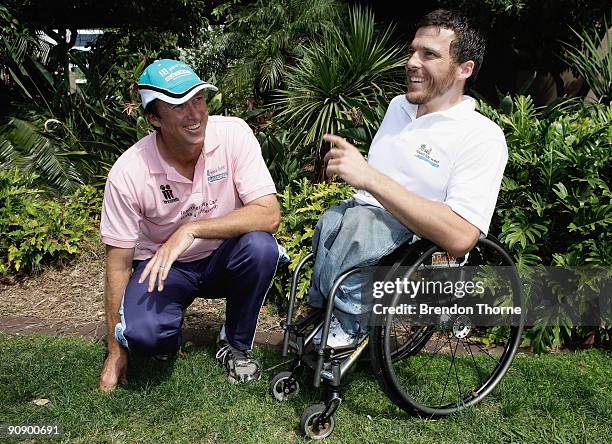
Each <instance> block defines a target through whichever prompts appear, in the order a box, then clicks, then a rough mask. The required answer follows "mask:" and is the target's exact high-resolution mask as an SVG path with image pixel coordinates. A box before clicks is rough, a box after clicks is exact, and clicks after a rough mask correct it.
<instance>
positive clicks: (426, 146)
mask: <svg viewBox="0 0 612 444" xmlns="http://www.w3.org/2000/svg"><path fill="white" fill-rule="evenodd" d="M475 107H476V102H475V101H474V99H472V98H471V97H468V96H464V97H463V100H462V101H461V103H459V104H457V105H455V106H453V107H452V108H449V109H447V110H445V111H441V112H435V113H430V114H426V115H424V116H421V117H419V118H418V119H417V118H416V112H417V105H415V104H412V103H410V102H408V100H407V99H406V96H404V95H401V96H397V97H394V98H393V100H391V103H390V104H389V108H388V110H387V113H386V114H385V117H384V119H383V122H382V124H381V126H380V128H379V130H378V132H377V133H376V136H375V137H374V140H373V141H372V145H371V146H370V151H369V154H368V163H369V164H370V165H371V166H373V167H374V168H376V169H377V170H379V171H381V172H382V173H384V174H385V175H387V176H389V177H391V178H393V179H394V180H396V181H397V182H399V183H400V184H401V185H402V186H403V187H404V188H406V189H407V190H409V191H412V192H414V193H415V194H417V195H419V196H421V197H424V198H426V199H430V200H433V201H436V202H443V203H445V204H446V205H448V206H449V207H451V208H452V210H453V211H454V212H455V213H457V214H459V215H460V216H461V217H463V218H464V219H465V220H467V221H468V222H470V223H471V224H472V225H474V226H476V227H477V228H478V229H479V230H480V231H481V232H482V233H483V234H484V235H486V234H487V232H488V230H489V224H490V223H491V218H492V216H493V211H494V210H495V203H496V202H497V195H498V193H499V188H500V186H501V180H502V176H503V173H504V168H505V167H506V162H507V161H508V148H507V146H506V140H505V138H504V133H503V131H502V130H501V128H500V127H499V126H497V125H496V124H495V123H494V122H492V121H491V120H489V119H487V118H486V117H485V116H483V115H482V114H479V113H478V112H477V111H476V110H475ZM355 199H356V200H357V201H358V202H360V203H366V204H371V205H376V206H379V207H382V205H381V204H380V203H379V202H378V201H377V200H376V199H375V198H374V197H373V196H372V195H371V194H369V193H368V192H366V191H363V190H359V191H358V192H357V194H356V195H355Z"/></svg>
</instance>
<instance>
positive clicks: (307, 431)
mask: <svg viewBox="0 0 612 444" xmlns="http://www.w3.org/2000/svg"><path fill="white" fill-rule="evenodd" d="M324 411H325V404H314V405H311V406H310V407H308V408H307V409H306V410H304V413H303V414H302V418H301V420H300V429H301V430H302V433H304V435H305V436H307V437H308V438H310V439H314V440H320V439H325V438H327V437H328V436H329V435H331V434H332V432H333V431H334V427H335V425H336V420H335V419H334V415H331V416H330V417H328V418H327V419H326V420H324V421H321V420H320V419H319V416H320V415H321V413H323V412H324Z"/></svg>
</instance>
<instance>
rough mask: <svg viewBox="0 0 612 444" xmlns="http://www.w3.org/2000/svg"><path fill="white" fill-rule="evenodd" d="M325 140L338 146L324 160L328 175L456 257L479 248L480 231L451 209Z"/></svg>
mask: <svg viewBox="0 0 612 444" xmlns="http://www.w3.org/2000/svg"><path fill="white" fill-rule="evenodd" d="M325 140H327V141H328V142H332V143H333V144H335V145H336V147H335V148H332V149H331V150H330V151H329V152H328V153H327V155H326V156H325V159H326V160H327V161H328V166H327V173H328V174H329V175H333V174H337V175H339V176H340V177H342V179H344V180H345V181H346V182H347V183H348V184H349V185H352V186H354V187H355V188H359V189H362V190H365V191H367V192H369V193H370V194H372V195H373V196H374V197H375V198H376V199H377V200H378V201H379V202H380V204H381V205H382V206H383V207H385V208H386V209H387V210H388V211H389V212H390V213H391V214H393V216H395V217H396V218H397V219H398V220H399V221H400V222H401V223H402V224H404V225H405V226H406V227H408V228H409V229H410V230H411V231H413V232H414V233H416V234H417V235H419V236H420V237H423V238H425V239H429V240H430V241H432V242H434V243H435V244H437V245H438V246H440V247H442V248H444V249H445V250H446V251H448V252H449V253H450V254H452V255H453V256H462V255H463V254H465V253H467V252H468V251H470V250H471V249H472V248H473V247H474V245H476V242H478V238H479V237H480V230H479V229H478V228H476V227H475V226H474V225H472V224H471V223H469V222H468V221H466V220H465V219H463V218H462V217H461V216H459V215H458V214H457V213H455V212H454V211H453V210H452V209H451V208H450V207H449V206H448V205H446V204H444V203H441V202H435V201H432V200H429V199H425V198H423V197H420V196H417V195H416V194H415V193H413V192H410V191H408V190H406V189H405V188H404V187H403V186H402V185H401V184H399V183H398V182H396V181H395V180H393V179H392V178H390V177H388V176H386V175H384V174H383V173H381V172H380V171H378V170H377V169H375V168H373V167H372V166H370V165H368V163H367V162H366V161H365V159H364V158H363V156H362V155H361V154H360V153H359V151H358V150H357V149H356V148H355V147H354V146H353V145H351V144H350V143H348V142H347V141H346V140H344V139H343V138H341V137H338V136H332V135H326V136H325Z"/></svg>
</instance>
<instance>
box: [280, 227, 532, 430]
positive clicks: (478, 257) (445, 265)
mask: <svg viewBox="0 0 612 444" xmlns="http://www.w3.org/2000/svg"><path fill="white" fill-rule="evenodd" d="M312 258H313V254H312V253H310V254H309V255H307V256H306V257H304V258H303V259H302V260H301V261H300V262H299V263H298V265H297V267H296V269H295V271H294V273H293V276H292V282H291V291H290V297H289V305H288V310H287V319H286V320H284V321H282V322H281V326H282V328H283V329H284V337H283V348H282V355H283V357H287V356H288V355H289V353H292V355H294V359H293V360H292V362H291V364H290V366H289V370H288V371H283V372H280V373H278V374H277V375H276V376H275V377H274V378H273V379H272V381H271V383H270V394H271V395H272V397H273V398H274V399H276V400H277V401H281V402H282V401H287V400H289V399H291V398H293V397H295V396H296V395H298V393H299V391H300V382H299V380H300V377H301V376H302V374H303V372H304V370H305V369H306V368H309V369H311V370H313V371H314V379H313V385H314V387H315V388H320V389H321V402H320V403H318V404H314V405H311V406H310V407H308V408H306V409H305V411H304V412H303V414H302V417H301V420H300V429H301V431H302V432H303V433H304V434H305V435H306V436H307V437H309V438H312V439H324V438H326V437H328V436H330V435H331V433H332V431H333V429H334V427H335V418H334V413H335V412H336V410H337V409H338V407H339V406H340V404H341V402H342V386H343V382H344V381H345V380H346V377H347V375H348V374H349V373H350V371H351V370H352V369H354V367H355V364H356V362H357V361H358V359H359V358H360V357H363V356H364V355H366V353H365V351H366V350H369V356H370V364H371V367H372V370H373V372H374V374H375V376H376V377H377V379H378V381H379V383H380V387H381V388H382V390H383V391H384V393H385V394H386V395H387V396H388V397H389V399H390V400H391V401H392V402H393V403H394V404H396V405H397V406H399V407H400V408H401V409H402V410H404V411H406V412H409V413H412V414H416V415H419V416H424V417H428V418H440V417H444V416H447V415H450V414H452V413H454V412H457V411H459V410H461V409H463V408H466V407H469V406H473V405H475V404H476V403H478V402H479V401H481V400H482V399H483V398H484V397H485V396H486V395H487V394H489V393H490V392H491V391H492V390H493V389H494V388H495V386H496V385H497V384H498V383H499V382H500V380H501V379H502V377H503V376H504V374H505V373H506V371H507V370H508V368H509V366H510V363H511V362H512V359H513V357H514V355H515V353H516V351H517V348H518V346H519V343H520V340H521V331H522V328H523V317H524V316H523V312H522V311H520V310H519V311H520V313H519V314H517V313H514V314H513V315H511V316H500V317H499V318H496V321H495V325H491V324H486V325H483V323H482V320H481V317H478V316H471V315H466V314H455V315H453V314H450V315H449V314H448V313H446V314H442V315H440V316H438V315H437V314H435V313H434V315H433V316H429V318H428V319H427V321H426V322H423V320H422V319H419V318H418V317H416V318H415V316H413V315H410V314H408V315H407V314H402V313H401V310H395V311H394V310H387V311H386V312H385V313H384V314H382V315H378V317H377V319H376V320H375V321H374V320H373V316H374V315H372V318H371V322H370V329H369V333H367V334H366V335H365V336H362V337H360V338H356V339H355V340H354V341H353V343H352V344H350V345H348V346H346V347H337V348H332V347H330V346H328V345H327V339H328V334H329V327H330V324H331V319H332V312H333V308H334V300H335V297H336V293H337V291H338V289H339V287H340V285H341V284H342V282H343V281H345V279H346V278H348V277H349V276H351V275H353V274H355V273H359V272H360V271H363V270H364V269H360V268H355V269H351V270H349V271H347V272H345V273H343V274H342V275H340V276H339V277H338V278H337V279H336V281H335V282H334V283H333V286H332V288H331V290H330V294H329V295H328V297H327V300H326V306H325V307H324V308H322V309H318V310H316V311H315V312H313V313H311V314H309V315H308V316H306V317H305V318H304V319H301V320H296V321H294V320H293V315H294V311H295V310H294V309H295V299H296V289H297V284H298V277H299V274H300V271H301V270H302V268H303V267H304V265H305V264H306V263H307V262H308V261H309V260H311V259H312ZM376 269H377V270H378V271H377V273H378V275H377V276H378V279H380V280H381V281H384V282H393V281H395V280H396V279H398V278H406V279H411V280H413V281H418V280H421V281H424V280H425V279H426V278H427V276H428V274H432V273H436V276H445V279H451V280H452V279H455V281H456V282H458V281H460V280H461V279H463V280H464V281H469V280H470V279H475V278H476V277H478V278H480V279H482V280H483V281H484V282H487V285H486V291H485V294H484V298H486V299H488V300H489V302H492V303H493V306H501V305H502V304H508V303H509V304H511V305H512V306H514V307H522V296H521V284H520V280H519V277H518V273H517V270H516V267H515V265H514V263H513V261H512V259H511V257H510V255H509V254H508V253H507V252H506V251H505V250H504V248H503V247H502V246H501V244H500V243H499V242H498V241H497V240H496V239H495V238H494V237H493V236H488V237H486V238H481V239H480V240H479V241H478V243H477V244H476V246H475V247H474V248H473V249H472V250H471V251H470V252H469V253H467V254H466V255H465V256H464V257H462V258H452V257H451V256H450V255H448V253H446V252H445V251H444V250H442V249H441V248H440V247H438V246H436V245H435V244H433V243H431V242H429V241H427V240H417V241H416V242H413V243H410V244H405V245H403V246H401V247H399V248H398V249H397V250H395V251H394V252H393V253H392V254H390V255H389V256H387V257H385V258H383V259H382V260H381V261H380V262H379V263H378V265H377V267H376ZM493 269H495V270H498V269H503V270H505V274H506V278H505V279H503V283H502V284H499V282H497V281H499V279H497V280H496V279H495V278H491V274H490V271H491V270H493ZM440 273H442V274H440ZM449 282H452V281H450V280H449ZM496 282H497V283H496ZM435 293H436V292H434V294H433V295H419V297H420V298H421V299H420V300H421V301H426V300H429V301H430V302H432V300H433V299H435V300H438V301H439V300H441V298H442V297H447V298H448V296H446V295H441V294H435ZM438 293H439V292H438ZM402 296H403V295H402V294H400V292H397V291H395V292H391V293H390V294H388V295H386V296H385V306H387V307H400V306H401V305H402V301H403V300H405V298H402ZM454 296H455V295H451V297H454ZM481 296H483V295H481ZM498 311H499V310H498ZM479 322H480V324H479ZM319 331H321V335H320V337H321V341H320V343H319V344H315V343H314V337H315V335H316V334H317V333H318V332H319Z"/></svg>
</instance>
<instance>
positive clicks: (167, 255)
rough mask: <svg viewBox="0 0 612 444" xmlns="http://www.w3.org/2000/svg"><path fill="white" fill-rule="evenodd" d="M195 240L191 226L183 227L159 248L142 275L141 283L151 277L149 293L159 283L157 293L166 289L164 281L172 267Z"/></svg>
mask: <svg viewBox="0 0 612 444" xmlns="http://www.w3.org/2000/svg"><path fill="white" fill-rule="evenodd" d="M194 240H195V234H194V233H193V231H192V230H191V229H190V227H189V224H186V225H182V226H181V227H180V228H179V229H178V230H176V231H175V232H174V233H173V234H172V236H170V237H169V238H168V240H167V241H166V242H165V243H164V244H163V245H162V246H161V247H159V250H157V252H156V253H155V256H153V257H152V258H151V260H150V261H149V263H148V264H147V266H146V267H145V269H144V270H143V271H142V274H141V275H140V279H139V280H138V282H139V283H143V282H144V281H145V280H146V279H147V276H148V277H149V287H148V291H149V293H150V292H152V291H153V288H155V282H156V281H157V291H162V290H163V289H164V281H165V280H166V278H167V277H168V273H169V272H170V267H171V266H172V264H173V263H174V261H176V259H177V258H178V257H179V256H180V255H181V254H182V253H183V252H184V251H185V250H186V249H187V248H189V247H190V246H191V244H192V243H193V241H194Z"/></svg>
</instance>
